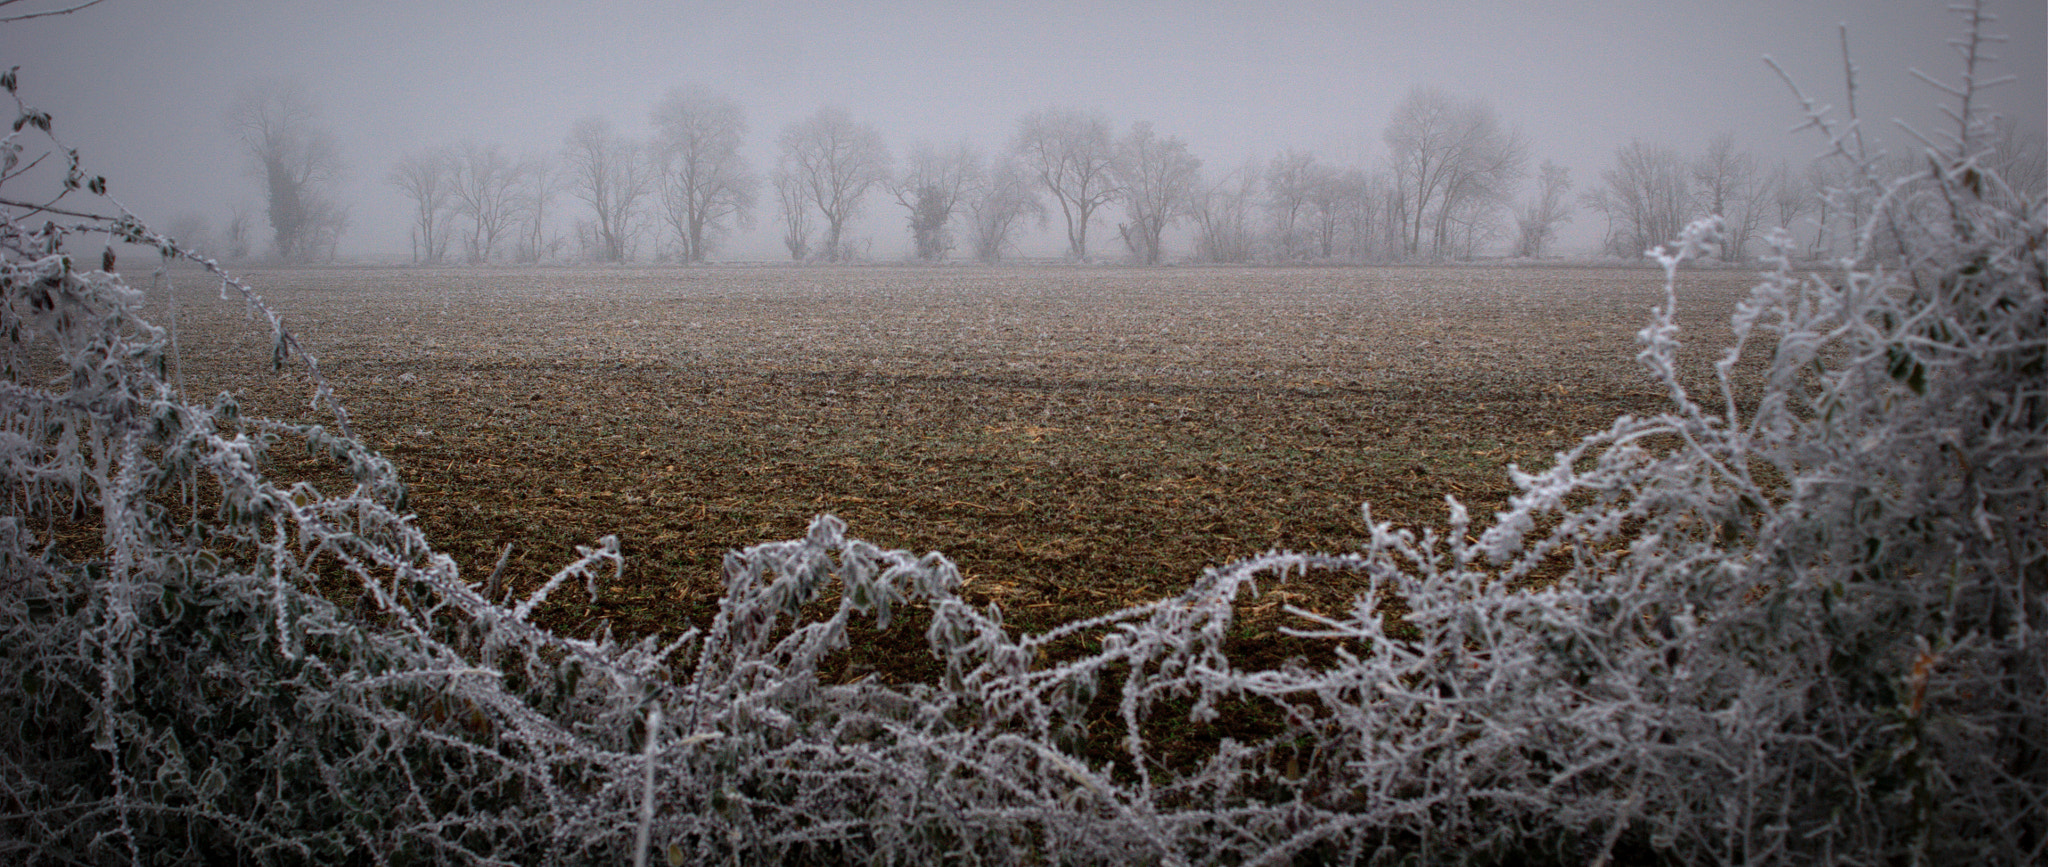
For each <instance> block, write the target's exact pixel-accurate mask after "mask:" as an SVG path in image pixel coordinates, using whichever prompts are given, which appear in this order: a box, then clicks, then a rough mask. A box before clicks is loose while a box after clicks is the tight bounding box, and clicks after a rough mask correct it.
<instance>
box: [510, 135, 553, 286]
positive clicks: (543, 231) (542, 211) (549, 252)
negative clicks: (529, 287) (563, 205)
mask: <svg viewBox="0 0 2048 867" xmlns="http://www.w3.org/2000/svg"><path fill="white" fill-rule="evenodd" d="M516 176H517V178H518V180H517V183H516V184H515V185H514V188H513V193H512V201H513V204H514V208H515V211H514V221H515V223H516V224H517V226H518V231H519V236H518V240H517V242H516V243H515V244H514V245H513V246H514V249H513V253H512V257H513V258H514V259H515V260H517V261H520V262H539V261H541V260H543V259H549V258H553V257H554V255H555V251H556V248H557V247H559V246H560V244H561V237H560V235H555V236H552V237H551V236H549V235H548V214H549V212H550V208H551V207H552V206H553V204H554V201H555V194H556V193H559V192H561V190H562V187H563V184H564V181H565V178H564V177H563V175H562V173H561V172H560V171H558V170H557V169H556V168H555V166H554V164H553V163H551V162H549V160H548V158H547V157H546V156H543V155H536V156H528V157H526V158H525V159H522V160H520V161H519V165H518V171H517V175H516Z"/></svg>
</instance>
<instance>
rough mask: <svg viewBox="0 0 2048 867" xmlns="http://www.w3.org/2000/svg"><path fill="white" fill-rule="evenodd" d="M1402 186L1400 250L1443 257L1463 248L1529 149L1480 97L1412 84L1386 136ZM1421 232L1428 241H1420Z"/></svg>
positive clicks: (1507, 192)
mask: <svg viewBox="0 0 2048 867" xmlns="http://www.w3.org/2000/svg"><path fill="white" fill-rule="evenodd" d="M1384 138H1385V140H1386V143H1387V147H1388V150H1389V151H1390V152H1391V157H1392V165H1393V169H1394V181H1395V183H1396V184H1397V185H1398V186H1399V187H1400V188H1401V193H1402V195H1401V205H1402V207H1401V209H1400V211H1399V215H1400V217H1401V219H1402V221H1403V228H1404V230H1405V231H1404V232H1403V234H1404V237H1405V253H1406V255H1407V256H1408V257H1410V258H1416V257H1429V258H1443V257H1446V256H1450V255H1453V254H1454V253H1456V252H1458V251H1459V250H1460V248H1466V249H1465V252H1466V253H1467V254H1468V255H1469V253H1470V252H1471V251H1470V249H1469V248H1470V247H1471V246H1472V240H1473V239H1474V238H1476V237H1477V236H1478V233H1479V232H1480V230H1481V229H1482V228H1483V227H1485V226H1486V225H1487V223H1488V222H1489V221H1490V218H1491V215H1492V212H1493V211H1495V210H1498V209H1499V208H1500V207H1501V206H1502V205H1504V204H1505V203H1506V202H1507V201H1508V198H1509V197H1510V196H1511V195H1512V194H1513V187H1514V184H1515V183H1516V182H1517V181H1519V180H1521V178H1522V172H1523V167H1524V165H1525V164H1526V163H1527V161H1528V148H1527V146H1526V145H1525V144H1524V143H1523V141H1522V138H1521V136H1520V135H1519V134H1517V133H1515V132H1513V131H1511V130H1508V129H1506V128H1505V127H1503V126H1502V125H1501V122H1500V119H1499V117H1498V116H1496V115H1495V114H1494V112H1493V109H1492V107H1491V106H1488V105H1487V104H1486V103H1485V102H1484V101H1481V100H1459V99H1455V98H1453V97H1452V96H1450V95H1449V94H1448V93H1445V92H1444V91H1441V90H1438V89H1436V88H1424V87H1418V88H1416V89H1414V90H1412V91H1410V92H1409V94H1408V97H1407V98H1406V99H1404V100H1403V101H1402V102H1401V104H1400V105H1399V106H1397V107H1396V108H1395V109H1394V116H1393V118H1392V119H1391V120H1390V121H1388V123H1387V129H1386V132H1385V135H1384ZM1425 235H1426V236H1427V241H1428V242H1427V244H1425V243H1424V240H1425Z"/></svg>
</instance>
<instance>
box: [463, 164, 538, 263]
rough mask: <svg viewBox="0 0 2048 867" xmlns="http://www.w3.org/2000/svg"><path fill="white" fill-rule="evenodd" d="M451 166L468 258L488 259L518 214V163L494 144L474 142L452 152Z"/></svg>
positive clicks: (511, 229) (476, 261)
mask: <svg viewBox="0 0 2048 867" xmlns="http://www.w3.org/2000/svg"><path fill="white" fill-rule="evenodd" d="M453 166H454V181H455V183H454V188H453V196H452V199H453V202H454V207H455V213H456V214H458V215H460V216H462V217H466V218H468V220H469V234H468V235H467V236H466V237H464V238H463V245H464V248H465V251H466V253H467V254H468V259H469V262H470V264H472V265H475V264H482V263H484V262H489V261H490V260H491V258H492V256H493V255H495V254H496V253H497V250H498V244H499V242H500V241H501V240H502V239H504V238H505V237H506V236H507V235H508V234H509V233H511V232H512V231H513V226H514V223H515V221H516V220H517V218H518V216H519V206H520V202H519V185H520V180H521V179H520V169H519V166H517V165H516V164H514V163H513V162H512V160H511V159H509V158H508V157H506V156H505V153H504V151H503V150H501V149H499V147H498V146H497V145H479V144H476V143H474V142H472V143H469V144H465V145H463V146H462V149H461V150H459V151H455V152H454V153H453Z"/></svg>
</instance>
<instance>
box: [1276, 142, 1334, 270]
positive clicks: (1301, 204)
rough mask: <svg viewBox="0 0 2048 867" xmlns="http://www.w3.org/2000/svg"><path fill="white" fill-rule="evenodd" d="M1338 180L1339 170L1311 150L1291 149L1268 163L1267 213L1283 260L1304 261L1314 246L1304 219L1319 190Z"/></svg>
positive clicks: (1277, 248)
mask: <svg viewBox="0 0 2048 867" xmlns="http://www.w3.org/2000/svg"><path fill="white" fill-rule="evenodd" d="M1335 178H1336V171H1335V170H1334V169H1331V168H1330V167H1328V166H1325V165H1323V164H1322V163H1319V162H1317V161H1316V155H1315V154H1314V153H1311V152H1309V151H1297V150H1289V151H1287V152H1285V153H1282V154H1279V155H1278V156H1275V157H1273V159H1272V161H1271V162H1268V163H1267V164H1266V213H1267V215H1268V216H1269V218H1270V219H1271V220H1272V223H1273V246H1274V248H1275V249H1276V250H1277V251H1278V252H1279V255H1280V258H1282V259H1300V258H1302V257H1303V256H1305V255H1307V254H1308V250H1309V248H1310V246H1311V244H1310V242H1309V239H1308V237H1307V236H1308V232H1307V231H1306V227H1305V225H1304V220H1305V219H1306V217H1307V216H1308V212H1309V209H1310V200H1311V199H1312V198H1314V196H1315V195H1316V194H1317V188H1318V187H1319V186H1322V185H1324V184H1326V183H1328V182H1330V181H1332V180H1334V179H1335Z"/></svg>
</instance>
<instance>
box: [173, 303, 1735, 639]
mask: <svg viewBox="0 0 2048 867" xmlns="http://www.w3.org/2000/svg"><path fill="white" fill-rule="evenodd" d="M177 276H178V280H179V293H178V298H179V301H178V304H179V309H178V317H177V318H178V323H179V337H180V344H181V352H182V360H183V365H184V368H185V374H184V375H185V377H186V384H187V388H188V390H189V391H190V392H191V393H194V394H199V395H205V394H212V393H215V392H218V391H222V390H235V391H240V392H242V393H243V394H244V395H245V398H246V403H247V405H248V407H249V408H250V410H251V411H253V412H260V413H264V414H270V415H284V416H290V417H305V412H306V410H305V397H306V394H307V391H306V388H305V384H304V383H305V379H304V377H303V375H300V374H297V373H288V374H287V375H285V376H282V377H280V376H278V375H275V374H273V373H271V372H270V369H269V366H268V364H267V359H268V357H269V356H268V343H267V337H266V335H265V334H264V333H263V332H262V331H261V330H260V329H259V328H258V327H256V325H255V324H254V323H249V322H247V321H246V320H244V319H242V317H241V316H240V312H239V305H236V304H228V303H223V302H221V301H220V300H219V299H218V297H217V295H216V292H215V288H216V287H214V286H212V285H211V284H208V283H206V282H205V281H204V280H202V279H201V275H199V274H198V273H196V272H181V273H180V274H178V275H177ZM248 278H249V281H250V282H251V283H252V284H253V285H256V286H257V287H259V289H260V291H262V292H263V294H264V295H265V296H266V298H267V299H268V301H269V302H270V303H271V305H272V306H273V307H274V308H275V309H276V310H277V311H279V312H280V313H281V314H282V315H283V316H284V317H285V318H286V321H287V322H288V323H289V324H290V325H291V326H292V327H293V329H294V330H295V331H296V332H297V333H298V334H299V335H300V336H301V339H302V340H303V341H304V343H305V345H306V346H307V347H308V348H310V349H311V350H312V351H313V352H314V354H315V355H316V356H317V357H318V358H319V359H320V361H321V364H322V367H323V369H324V370H325V372H326V373H327V375H328V377H329V379H330V381H331V382H333V383H334V384H335V385H336V388H337V391H338V392H339V393H340V395H341V396H342V398H343V399H344V401H345V402H346V403H347V404H348V405H349V406H350V407H351V410H352V412H353V413H354V419H355V422H356V430H357V432H358V433H359V434H361V435H362V436H363V437H364V438H365V439H366V440H367V441H368V442H369V443H371V444H372V445H373V446H374V447H375V448H377V449H379V450H381V451H383V452H384V453H385V454H387V455H389V456H391V457H392V458H394V459H395V460H396V461H397V462H398V464H399V465H400V466H401V467H402V468H403V470H404V472H405V475H406V478H407V479H408V481H409V482H410V484H411V486H412V488H411V490H412V503H413V506H414V507H415V508H416V509H417V511H418V513H419V516H420V521H421V523H422V525H423V526H425V527H426V528H427V530H428V531H429V533H430V535H431V536H432V537H433V538H434V539H435V540H436V542H437V545H438V546H439V547H440V549H441V550H443V551H445V552H447V553H449V554H451V555H453V556H455V557H456V558H457V559H458V560H459V561H460V562H461V563H462V564H463V566H464V569H465V574H467V575H470V576H472V577H474V578H481V577H482V576H484V575H486V574H488V573H489V571H490V568H491V566H492V564H493V563H494V562H495V561H496V559H497V556H498V553H499V551H500V550H502V548H503V547H504V546H505V545H506V544H507V543H510V544H511V545H512V546H513V554H512V561H511V562H512V565H511V567H510V569H509V570H508V577H509V578H511V579H512V584H513V586H515V587H519V586H531V584H532V583H533V582H534V581H536V580H538V579H540V578H542V577H544V576H545V575H546V574H547V573H549V572H550V571H552V570H553V569H554V568H555V567H557V566H558V565H559V564H561V563H563V562H565V561H566V560H567V559H569V558H570V556H572V551H573V546H574V545H577V544H589V543H591V542H592V541H593V540H595V539H597V538H599V537H601V536H603V535H606V534H612V533H616V534H618V535H619V536H620V537H621V539H622V540H624V549H625V552H626V554H627V557H628V564H627V569H626V575H625V579H624V582H623V583H622V585H621V586H617V587H611V588H607V589H606V591H605V597H604V599H602V600H601V601H600V602H599V603H598V604H596V605H588V604H584V597H583V596H582V595H581V594H566V596H567V597H568V598H569V601H565V602H562V603H560V604H559V605H558V606H557V608H558V610H556V611H555V612H553V617H554V619H555V621H556V622H557V623H558V624H559V625H561V626H564V627H568V628H578V627H585V626H587V625H589V624H591V623H593V622H595V621H596V620H597V619H599V618H608V619H609V620H610V622H611V623H612V624H613V626H614V627H615V628H616V629H619V630H621V631H625V632H644V631H648V630H660V631H663V632H673V631H675V630H677V629H679V628H681V627H682V626H684V625H686V624H693V623H703V622H706V621H708V619H709V617H710V615H711V613H712V612H713V611H714V606H715V601H716V599H717V596H718V592H719V583H718V581H719V563H720V559H721V556H722V555H723V553H724V552H725V551H727V550H728V549H732V548H736V547H741V546H745V545H749V544H752V543H755V542H762V541H771V540H780V539H785V538H794V537H796V536H798V535H801V534H802V532H803V531H804V528H805V526H806V525H807V524H808V522H809V521H810V519H811V517H812V516H814V515H816V514H818V513H821V512H831V513H834V514H837V515H839V516H840V517H842V518H845V519H846V520H847V521H848V522H849V523H850V525H851V529H852V531H853V533H854V534H855V535H858V536H861V537H862V538H865V539H868V540H869V541H872V542H875V543H877V544H881V545H886V546H890V547H902V548H910V549H913V550H916V551H919V552H922V551H926V550H938V551H941V552H943V553H945V554H946V555H947V556H948V557H950V558H952V559H953V560H954V561H955V562H956V563H958V564H959V565H960V567H961V569H962V570H963V573H964V574H965V575H966V576H967V578H968V584H967V590H968V593H969V594H970V595H971V596H972V597H974V598H976V599H979V600H985V601H991V602H997V603H1000V604H1001V605H1002V607H1003V610H1004V611H1005V612H1006V615H1007V616H1008V617H1009V619H1010V620H1011V621H1012V622H1014V623H1017V624H1019V625H1021V626H1026V627H1029V626H1042V625H1045V624H1049V623H1052V622H1055V621H1057V620H1064V619H1068V618H1072V617H1076V616H1081V615H1085V614H1089V613H1096V612H1100V611H1102V610H1105V609H1107V608H1110V607H1113V606H1117V605H1120V604H1124V603H1130V602H1136V601H1142V600H1147V599H1151V598H1156V597H1159V596H1162V595H1168V594H1172V593H1175V592H1177V591H1178V590H1180V589H1181V588H1182V587H1184V586H1185V585H1186V583H1187V582H1188V581H1189V580H1190V579H1192V578H1193V577H1194V576H1195V575H1197V574H1198V573H1199V572H1200V570H1201V569H1202V568H1203V567H1205V566H1211V565H1216V564H1219V563H1222V562H1225V561H1228V560H1230V559H1234V558H1236V557H1239V556H1243V555H1248V554H1253V553H1257V552H1260V551H1263V550H1267V549H1272V548H1286V549H1319V550H1344V549H1348V548H1351V547H1355V546H1356V545H1358V544H1359V543H1360V541H1361V540H1362V538H1363V537H1364V536H1365V533H1366V530H1365V526H1364V523H1363V522H1362V520H1361V518H1360V514H1359V509H1358V506H1359V504H1360V503H1363V502H1370V503H1371V504H1372V510H1373V516H1374V518H1375V519H1376V520H1391V521H1394V522H1396V523H1399V524H1434V523H1440V522H1441V520H1442V519H1443V517H1444V514H1445V506H1444V502H1443V496H1444V495H1445V494H1446V493H1449V494H1454V495H1456V496H1457V497H1458V498H1459V499H1460V500H1461V501H1462V502H1464V503H1465V504H1466V505H1467V506H1468V507H1469V508H1471V510H1472V512H1473V513H1474V515H1475V516H1484V515H1487V514H1490V513H1491V511H1492V510H1494V509H1496V508H1498V507H1500V506H1501V505H1502V504H1503V503H1504V501H1505V498H1506V496H1507V494H1508V492H1509V487H1508V482H1507V475H1506V469H1507V466H1508V464H1509V463H1511V462H1521V463H1522V464H1524V465H1530V466H1540V465H1542V464H1544V463H1547V461H1548V460H1549V457H1550V456H1551V455H1552V454H1553V453H1554V452H1555V451H1556V450H1558V449H1562V448H1565V447H1567V446H1569V445H1570V444H1571V443H1573V442H1575V441H1576V440H1577V439H1578V437H1579V436H1580V435H1581V434H1583V433H1585V432H1588V431H1592V430H1596V429H1601V428H1604V427H1605V426H1606V425H1607V424H1608V422H1610V421H1611V420H1612V419H1613V418H1614V417H1615V416H1616V415H1618V414H1620V413H1647V412H1656V411H1658V410H1659V409H1661V408H1662V407H1663V405H1664V404H1663V395H1662V392H1661V390H1659V389H1657V388H1655V387H1654V386H1653V385H1652V384H1651V383H1650V382H1649V381H1648V380H1647V378H1646V377H1645V376H1644V375H1643V373H1642V372H1641V370H1640V368H1638V367H1637V366H1636V365H1635V364H1634V363H1633V361H1632V360H1631V359H1632V358H1633V356H1634V354H1635V352H1636V348H1637V347H1636V344H1635V341H1634V334H1635V332H1636V331H1637V330H1638V329H1639V328H1641V327H1642V325H1643V323H1644V322H1645V321H1646V320H1647V317H1648V315H1649V310H1650V308H1651V306H1652V305H1654V304H1657V303H1659V302H1661V300H1662V286H1661V274H1660V273H1658V272H1655V271H1649V270H1621V269H1615V270H1566V269H1544V268H1520V269H1497V268H1480V267H1458V268H1370V269H1363V268H1344V269H1334V268H1332V269H1324V268H1298V269H1297V268H1258V269H1237V268H1231V269H1224V268H1162V269H1126V268H1059V267H1047V268H1035V269H1023V268H1019V269H985V268H971V267H944V268H896V267H860V268H842V269H810V268H794V267H714V268H695V269H687V270H685V269H647V270H612V269H602V270H600V269H588V270H583V269H578V270H570V269H536V270H507V269H479V270H437V271H413V270H395V269H339V270H335V269H329V270H304V271H256V272H251V273H249V274H248ZM144 279H146V278H143V277H140V276H138V277H137V282H142V281H143V280H144ZM1755 282H1756V278H1755V275H1754V274H1753V273H1751V272H1748V271H1713V272H1694V273H1688V274H1686V275H1684V276H1683V277H1682V278H1681V282H1680V289H1681V296H1680V297H1681V307H1682V313H1683V316H1682V319H1683V321H1684V323H1685V325H1686V329H1687V330H1686V335H1687V337H1688V339H1689V340H1690V341H1694V342H1695V344H1694V345H1695V346H1696V347H1698V351H1696V352H1694V353H1693V355H1692V357H1691V359H1689V360H1690V361H1694V362H1702V361H1703V360H1705V359H1708V358H1711V357H1712V353H1715V352H1718V351H1719V347H1721V346H1723V345H1725V344H1726V343H1727V341H1728V331H1727V315H1728V312H1729V311H1730V309H1731V308H1732V305H1733V303H1734V301H1735V300H1736V299H1737V298H1739V297H1740V296H1741V294H1742V293H1743V292H1745V291H1746V290H1747V289H1748V287H1749V286H1751V285H1752V284H1754V283H1755ZM152 303H153V305H154V309H155V318H156V319H157V320H158V321H160V322H162V321H167V320H168V319H169V310H168V308H167V307H166V306H165V299H164V298H163V297H161V296H160V297H158V298H157V299H156V300H155V301H153V302H152ZM295 458H296V452H287V451H284V450H281V451H280V453H279V459H280V460H286V459H295ZM1354 591H1355V588H1350V587H1343V586H1329V585H1323V584H1317V585H1314V586H1308V585H1306V584H1304V583H1302V582H1296V583H1295V584H1292V585H1288V586H1284V587H1281V588H1278V589H1277V592H1269V593H1268V594H1267V595H1266V596H1265V597H1262V598H1261V599H1260V600H1256V601H1255V602H1253V603H1251V604H1250V607H1249V608H1248V615H1249V616H1248V619H1247V621H1246V623H1245V625H1244V627H1243V629H1244V630H1245V636H1244V637H1245V638H1247V639H1249V640H1257V639H1259V638H1260V637H1261V636H1269V635H1271V630H1272V628H1273V627H1274V625H1275V624H1276V623H1277V622H1279V615H1278V613H1277V612H1276V611H1274V610H1273V609H1274V606H1275V605H1277V604H1278V603H1280V602H1288V603H1292V604H1296V605H1302V606H1304V607H1308V608H1311V609H1318V610H1325V611H1330V612H1332V613H1335V612H1339V611H1342V610H1344V609H1345V608H1348V606H1349V600H1350V596H1351V594H1352V593H1353V592H1354ZM551 604H554V603H551ZM895 632H896V633H897V634H896V635H895V636H893V637H889V638H886V639H878V640H882V641H885V642H887V643H891V644H893V643H896V642H899V641H903V642H908V643H909V645H908V646H921V641H922V638H921V636H920V635H919V634H917V633H916V632H914V631H906V630H901V629H899V630H896V631H895ZM867 664H868V663H862V662H858V661H856V662H853V663H850V666H851V667H852V669H853V670H852V671H850V672H849V673H850V674H857V673H859V670H860V669H861V668H862V667H863V666H864V665H867Z"/></svg>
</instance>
